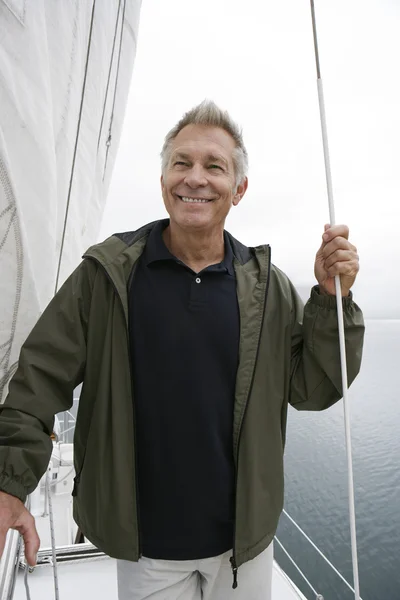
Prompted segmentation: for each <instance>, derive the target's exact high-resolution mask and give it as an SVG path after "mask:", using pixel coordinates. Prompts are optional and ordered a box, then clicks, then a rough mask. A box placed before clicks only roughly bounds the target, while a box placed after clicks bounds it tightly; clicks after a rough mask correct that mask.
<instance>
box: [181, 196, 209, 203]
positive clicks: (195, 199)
mask: <svg viewBox="0 0 400 600" xmlns="http://www.w3.org/2000/svg"><path fill="white" fill-rule="evenodd" d="M182 200H183V202H202V203H203V204H205V203H206V202H210V200H207V199H205V198H187V197H186V196H182Z"/></svg>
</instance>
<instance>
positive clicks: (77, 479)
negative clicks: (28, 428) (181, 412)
mask: <svg viewBox="0 0 400 600" xmlns="http://www.w3.org/2000/svg"><path fill="white" fill-rule="evenodd" d="M83 258H87V259H89V260H93V261H94V262H95V263H97V264H98V265H100V267H101V269H102V271H103V272H104V273H105V275H106V277H107V279H108V280H109V282H110V283H111V285H112V287H113V288H114V291H115V294H116V296H117V297H118V298H119V300H120V302H121V307H122V312H123V313H125V310H124V304H123V302H122V298H121V296H120V295H119V292H118V290H117V287H116V285H115V283H114V282H113V280H112V278H111V277H110V275H109V273H108V271H107V269H106V268H105V267H104V266H103V265H102V263H101V262H100V261H99V260H98V259H97V258H94V256H84V257H83ZM135 270H136V263H135V264H134V266H133V269H132V273H131V275H130V277H129V280H130V281H131V279H132V278H133V274H134V272H135ZM128 318H129V316H128ZM126 341H127V345H128V357H129V374H130V380H131V398H132V410H133V447H134V452H135V484H136V521H137V529H138V552H139V558H140V557H141V556H142V548H141V539H142V535H141V531H140V510H139V493H138V488H139V483H138V469H137V443H136V439H137V434H136V421H135V400H134V397H133V375H132V360H131V359H132V356H131V345H130V340H129V325H127V326H126ZM81 472H82V469H81V470H80V472H79V475H78V476H77V477H76V478H75V480H74V489H73V491H72V495H74V491H75V495H76V488H77V484H79V480H80V476H81Z"/></svg>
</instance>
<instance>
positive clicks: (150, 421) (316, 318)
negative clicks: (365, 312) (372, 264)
mask: <svg viewBox="0 0 400 600" xmlns="http://www.w3.org/2000/svg"><path fill="white" fill-rule="evenodd" d="M246 170H247V153H246V150H245V147H244V144H243V140H242V136H241V133H240V131H239V129H238V127H237V126H236V125H235V123H234V122H233V121H232V120H231V119H230V117H229V115H227V114H226V113H224V112H222V111H221V110H220V109H218V107H217V106H215V105H214V104H213V103H211V102H204V103H202V104H201V105H200V106H198V107H196V108H194V109H193V110H191V111H190V112H189V113H187V114H186V115H185V116H184V117H183V118H182V120H181V121H180V122H179V123H178V124H177V125H176V127H174V128H173V129H172V130H171V131H170V133H169V134H168V135H167V136H166V140H165V144H164V148H163V151H162V177H161V188H162V195H163V199H164V204H165V207H166V209H167V211H168V213H169V216H170V219H169V220H165V221H159V222H156V223H151V224H149V225H146V226H144V227H143V228H142V229H139V230H138V231H135V232H133V233H132V232H131V233H124V234H118V235H114V236H112V237H110V238H109V239H108V240H106V241H105V242H104V243H103V244H99V245H97V246H94V247H92V248H91V249H89V250H88V251H87V253H86V254H85V256H84V260H83V262H82V263H81V265H80V266H79V267H78V268H77V269H76V271H75V272H74V273H73V274H72V275H71V277H70V278H69V279H68V280H67V282H66V283H65V284H64V286H63V287H62V289H61V290H60V291H59V292H58V294H57V295H56V297H55V298H54V299H53V300H52V302H51V303H50V305H49V306H48V308H47V309H46V311H45V312H44V314H43V315H42V317H41V318H40V320H39V321H38V323H37V325H36V326H35V328H34V329H33V331H32V333H31V334H30V336H29V337H28V339H27V341H26V343H25V345H24V347H23V348H22V351H21V356H20V362H19V368H18V371H17V373H16V374H15V376H14V378H13V380H12V381H11V383H10V392H9V397H8V399H7V401H6V404H5V406H4V407H3V409H2V411H1V416H0V425H1V432H2V437H1V441H2V447H1V449H0V464H2V466H3V469H2V470H3V472H2V475H1V476H0V489H1V490H3V493H0V496H1V499H0V507H1V508H0V524H1V526H0V530H1V531H2V535H3V537H4V534H5V532H6V531H7V530H8V529H9V528H10V527H11V528H15V529H18V530H19V531H20V532H21V533H22V534H23V536H24V539H25V544H26V555H27V559H28V561H29V563H30V564H34V562H35V554H36V551H37V549H38V544H39V540H38V537H37V533H36V530H35V526H34V522H33V519H32V517H31V516H30V515H29V513H28V512H27V511H26V509H25V508H24V507H23V504H22V501H24V500H25V497H26V494H27V493H30V492H32V491H33V490H34V488H35V487H36V486H37V484H38V482H39V480H40V478H41V476H42V474H43V472H44V471H45V469H46V466H47V463H48V460H49V457H50V453H51V448H52V445H51V441H50V434H51V432H52V427H53V418H54V414H55V413H57V412H60V411H62V410H66V409H68V408H70V406H71V403H72V392H73V389H74V388H75V387H76V386H77V385H78V384H79V383H80V382H82V381H83V389H82V394H81V398H80V406H79V413H78V418H77V423H76V431H75V439H74V443H75V468H76V477H75V486H74V491H73V495H74V516H75V520H76V521H77V523H78V524H79V526H80V528H81V530H82V532H83V533H84V535H85V536H86V537H87V538H88V539H89V540H91V541H92V542H93V543H94V544H96V545H97V546H98V547H99V548H100V549H102V550H104V551H105V552H106V553H107V554H109V555H111V556H113V557H116V558H117V559H118V588H119V598H120V600H145V599H147V598H151V599H152V600H175V599H178V598H180V599H185V600H186V599H187V600H197V599H200V598H203V599H205V600H229V599H230V598H235V599H236V600H266V599H267V598H270V597H271V596H270V594H271V577H272V540H273V537H274V534H275V531H276V527H277V523H278V519H279V516H280V513H281V510H282V506H283V450H284V442H285V428H286V416H287V407H288V403H289V402H290V403H291V404H292V405H293V406H295V407H296V408H298V409H305V410H322V409H325V408H328V407H329V406H331V405H332V404H334V403H335V402H336V401H337V400H339V399H340V397H341V395H342V391H341V375H340V361H339V349H338V340H337V314H336V299H335V296H334V294H335V289H334V276H335V275H337V274H339V275H340V276H341V286H342V295H343V308H344V318H345V328H346V343H347V353H348V356H347V361H348V376H349V382H351V381H352V380H353V379H354V377H355V376H356V374H357V373H358V370H359V367H360V362H361V353H362V343H363V332H364V327H363V320H362V314H361V311H360V309H359V308H358V307H357V305H356V304H354V302H353V300H352V295H351V292H350V288H351V287H352V285H353V283H354V280H355V277H356V275H357V272H358V256H357V253H356V248H355V247H354V246H353V245H352V244H351V243H350V242H349V241H348V229H347V227H345V226H342V225H338V226H335V227H329V226H325V232H324V234H323V241H322V244H321V247H320V248H319V250H318V252H317V255H316V261H315V275H316V279H317V281H318V285H317V286H316V287H315V288H314V289H313V290H312V293H311V297H310V300H309V301H308V303H307V305H306V307H305V309H304V316H303V307H302V304H301V301H300V299H299V297H298V295H297V293H296V291H295V289H294V288H293V286H292V284H291V283H290V281H289V280H288V278H287V277H286V276H285V275H284V274H283V273H282V272H281V271H280V270H279V269H278V268H277V267H275V266H274V265H272V264H271V262H270V248H269V247H268V246H259V247H257V248H247V247H245V246H243V245H242V244H240V243H239V242H238V241H237V240H235V239H234V238H233V237H232V236H231V235H230V234H228V233H227V232H226V231H225V230H224V224H225V219H226V217H227V215H228V213H229V211H230V209H231V207H232V206H236V205H237V204H239V202H240V201H241V199H242V198H243V196H244V194H245V192H246V189H247V177H246ZM238 571H239V572H238Z"/></svg>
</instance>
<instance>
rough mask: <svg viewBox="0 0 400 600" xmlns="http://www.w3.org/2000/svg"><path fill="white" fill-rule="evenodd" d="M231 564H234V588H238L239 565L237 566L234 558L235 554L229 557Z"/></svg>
mask: <svg viewBox="0 0 400 600" xmlns="http://www.w3.org/2000/svg"><path fill="white" fill-rule="evenodd" d="M229 561H230V563H231V566H232V573H233V585H232V589H234V590H236V588H237V586H238V582H237V572H238V567H237V566H236V560H235V558H234V556H232V557H231V558H230V559H229Z"/></svg>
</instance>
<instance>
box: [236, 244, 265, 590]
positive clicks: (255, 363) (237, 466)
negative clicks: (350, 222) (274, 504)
mask: <svg viewBox="0 0 400 600" xmlns="http://www.w3.org/2000/svg"><path fill="white" fill-rule="evenodd" d="M270 273H271V250H270V248H269V256H268V276H267V282H266V286H265V295H264V302H263V312H262V317H261V325H260V335H259V336H258V343H257V351H256V358H255V361H254V369H253V374H252V376H251V382H250V387H249V391H248V394H247V398H246V404H245V407H244V411H243V416H242V420H241V421H240V425H239V433H238V443H237V450H236V469H235V520H234V525H233V549H232V556H231V558H230V559H229V562H230V563H231V568H232V575H233V584H232V588H233V589H234V590H235V589H236V588H237V586H238V581H237V579H238V568H239V567H238V566H237V562H236V502H237V490H238V471H239V447H240V437H241V435H242V428H243V427H242V426H243V422H244V419H245V416H246V411H247V406H248V404H249V398H250V395H251V392H252V389H253V383H254V377H255V372H256V365H257V360H258V354H259V351H260V345H261V334H262V329H263V326H264V318H265V308H266V305H267V296H268V289H269V279H270Z"/></svg>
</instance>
